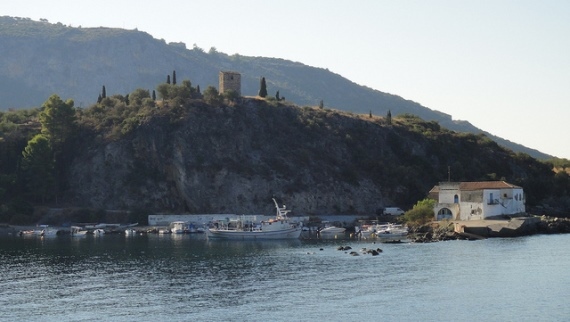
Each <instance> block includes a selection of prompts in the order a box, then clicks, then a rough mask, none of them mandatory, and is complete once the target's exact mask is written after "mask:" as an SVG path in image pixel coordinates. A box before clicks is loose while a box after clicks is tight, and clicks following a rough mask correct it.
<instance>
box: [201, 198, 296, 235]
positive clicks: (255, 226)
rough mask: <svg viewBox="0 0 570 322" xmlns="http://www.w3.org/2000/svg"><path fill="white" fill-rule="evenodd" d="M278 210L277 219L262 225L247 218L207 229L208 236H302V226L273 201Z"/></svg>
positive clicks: (263, 222) (243, 217) (287, 211)
mask: <svg viewBox="0 0 570 322" xmlns="http://www.w3.org/2000/svg"><path fill="white" fill-rule="evenodd" d="M273 202H274V203H275V208H276V211H277V213H276V215H275V218H272V219H270V220H267V221H261V222H260V223H254V222H252V221H248V220H246V218H245V216H242V217H240V218H238V219H235V220H233V221H230V222H228V223H221V222H220V223H218V224H217V226H214V227H210V228H208V229H206V236H207V237H208V238H212V239H237V240H257V239H295V238H299V236H301V231H302V225H301V224H299V223H294V222H292V221H291V220H290V219H289V218H288V217H287V213H289V212H290V210H287V209H286V207H285V206H283V207H279V205H278V204H277V201H276V200H275V199H273Z"/></svg>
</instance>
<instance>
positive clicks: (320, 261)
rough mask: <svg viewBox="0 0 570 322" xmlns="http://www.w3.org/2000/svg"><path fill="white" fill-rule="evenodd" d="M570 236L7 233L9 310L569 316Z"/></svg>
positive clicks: (74, 316) (2, 251) (186, 315)
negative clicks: (252, 237) (386, 240)
mask: <svg viewBox="0 0 570 322" xmlns="http://www.w3.org/2000/svg"><path fill="white" fill-rule="evenodd" d="M346 245H348V246H350V247H352V250H348V251H341V250H337V248H338V247H339V246H346ZM569 245H570V235H535V236H529V237H518V238H501V239H486V240H478V241H448V242H438V243H428V244H414V243H406V242H404V243H398V244H382V243H379V242H377V241H375V240H373V239H370V240H355V239H351V238H350V237H349V236H341V238H336V239H324V240H323V239H316V238H310V239H300V240H289V241H287V240H285V241H252V242H244V241H215V240H207V239H206V238H205V236H204V235H201V234H190V235H165V236H161V235H140V236H134V237H127V236H123V235H105V236H102V237H94V236H90V235H87V236H83V237H71V236H57V237H52V238H40V237H17V236H6V237H2V238H0V307H1V308H2V310H1V312H0V320H1V321H31V320H39V321H93V320H105V321H569V320H570V304H569V303H570V247H569ZM364 248H366V249H378V248H380V249H381V250H382V253H380V255H378V256H372V255H370V254H365V252H364V250H363V249H364ZM350 251H356V252H357V253H358V254H359V256H352V255H351V254H350Z"/></svg>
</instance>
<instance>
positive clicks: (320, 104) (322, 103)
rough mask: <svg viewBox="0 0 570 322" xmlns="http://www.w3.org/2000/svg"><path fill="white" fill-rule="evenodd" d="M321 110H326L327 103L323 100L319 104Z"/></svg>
mask: <svg viewBox="0 0 570 322" xmlns="http://www.w3.org/2000/svg"><path fill="white" fill-rule="evenodd" d="M319 108H320V109H321V110H322V109H323V108H325V102H324V101H323V100H321V101H320V102H319Z"/></svg>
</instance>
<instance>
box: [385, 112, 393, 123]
mask: <svg viewBox="0 0 570 322" xmlns="http://www.w3.org/2000/svg"><path fill="white" fill-rule="evenodd" d="M386 124H388V125H392V112H390V110H388V113H387V114H386Z"/></svg>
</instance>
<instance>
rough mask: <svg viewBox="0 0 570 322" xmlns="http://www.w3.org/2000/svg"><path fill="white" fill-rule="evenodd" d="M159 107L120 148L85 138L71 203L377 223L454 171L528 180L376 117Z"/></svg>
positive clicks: (443, 134) (486, 149)
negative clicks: (282, 208) (380, 214)
mask: <svg viewBox="0 0 570 322" xmlns="http://www.w3.org/2000/svg"><path fill="white" fill-rule="evenodd" d="M158 110H161V112H157V113H154V115H152V116H145V117H141V118H140V120H139V121H138V125H137V126H136V127H135V128H134V129H133V130H132V131H130V132H128V133H126V134H125V135H121V136H119V137H117V138H114V139H109V138H108V137H106V136H105V135H104V133H102V132H101V130H92V131H90V132H85V133H83V134H82V135H81V140H80V142H79V144H78V147H77V151H76V154H75V157H74V159H73V162H72V165H71V167H70V169H69V179H68V181H69V189H68V190H67V191H68V192H67V194H66V196H65V201H66V202H67V203H68V204H70V205H74V206H82V207H94V208H104V209H133V208H144V209H152V210H154V211H172V212H190V213H238V214H241V213H271V212H272V211H273V210H272V208H273V206H272V203H271V198H272V197H276V198H277V199H278V200H279V201H280V202H283V203H286V204H287V205H288V206H289V207H291V208H292V209H293V210H294V212H295V213H296V214H302V215H310V214H316V215H324V214H374V213H376V211H377V210H378V209H380V208H383V207H386V206H394V205H397V206H401V207H411V205H413V204H414V203H415V202H416V201H417V200H419V199H422V198H424V197H425V196H426V195H427V193H428V191H429V189H430V188H431V187H432V186H433V185H435V184H436V183H437V182H438V181H442V180H445V179H446V178H447V175H448V170H449V169H450V165H451V169H452V171H454V179H456V180H479V179H481V178H483V177H484V176H485V175H486V174H487V173H489V171H488V168H486V167H483V166H481V165H487V164H489V165H490V166H491V167H493V166H495V165H496V164H498V165H499V166H498V167H494V168H493V170H494V171H495V172H496V173H497V174H498V175H500V176H505V177H506V179H507V180H515V181H514V182H515V183H517V181H516V178H515V177H513V174H515V173H516V175H517V177H518V178H520V176H522V175H524V170H521V169H522V167H521V165H520V164H518V161H516V160H515V159H513V154H512V152H510V151H507V150H504V149H502V148H500V147H499V146H498V145H496V144H495V143H494V142H492V141H491V140H489V139H486V138H485V137H483V136H475V135H465V134H461V135H457V134H455V133H454V132H451V131H448V130H445V129H442V128H440V127H439V125H437V123H435V122H424V121H421V120H419V119H417V118H413V117H411V118H409V119H407V118H401V119H400V118H396V119H394V121H393V122H392V123H391V124H390V123H388V122H387V120H385V119H384V118H383V117H377V116H373V115H368V114H366V115H355V114H351V113H346V112H340V111H335V110H328V109H318V108H312V107H298V106H294V105H290V104H286V103H282V102H275V101H265V100H258V99H244V98H242V99H240V102H239V103H232V104H222V105H215V106H214V105H208V104H206V103H204V102H203V101H201V100H198V101H195V102H193V103H191V104H188V105H185V106H178V107H170V108H168V109H167V108H158ZM409 122H412V123H413V125H410V124H408V123H409ZM422 132H425V133H427V134H428V135H427V136H426V135H424V134H421V133H422ZM478 141H482V142H483V143H482V144H479V143H478ZM475 155H476V156H477V160H475V159H473V156H475ZM473 161H475V162H473ZM524 162H526V161H524ZM532 162H536V161H532Z"/></svg>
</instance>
